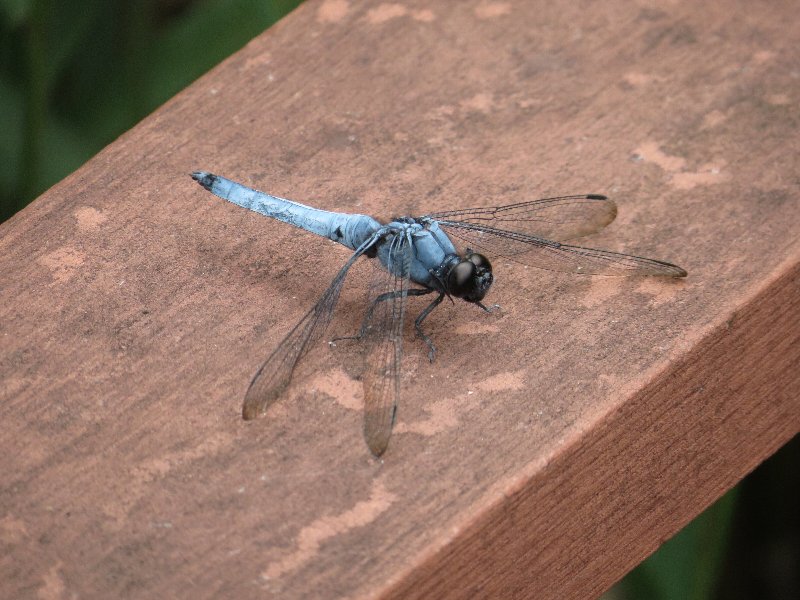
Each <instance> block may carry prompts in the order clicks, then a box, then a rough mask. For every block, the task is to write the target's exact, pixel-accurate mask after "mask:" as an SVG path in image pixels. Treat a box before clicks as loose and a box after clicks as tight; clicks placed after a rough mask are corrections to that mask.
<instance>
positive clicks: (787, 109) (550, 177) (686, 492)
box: [0, 0, 800, 598]
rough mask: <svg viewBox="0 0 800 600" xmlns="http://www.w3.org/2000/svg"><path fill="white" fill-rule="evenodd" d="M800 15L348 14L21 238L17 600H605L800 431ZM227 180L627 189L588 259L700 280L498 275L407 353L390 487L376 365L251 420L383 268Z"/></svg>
mask: <svg viewBox="0 0 800 600" xmlns="http://www.w3.org/2000/svg"><path fill="white" fill-rule="evenodd" d="M794 12H795V10H794V7H793V6H792V3H789V2H784V3H780V2H778V3H770V4H768V5H767V4H757V5H752V4H750V3H744V2H727V3H719V4H714V5H712V6H707V5H703V4H700V3H693V2H674V3H669V4H665V3H663V2H661V3H654V2H644V1H642V2H638V3H633V4H632V3H630V2H622V1H621V0H607V1H605V2H596V3H590V4H587V5H586V6H580V7H579V6H577V5H572V4H569V3H560V4H559V6H553V5H552V3H548V2H543V1H539V0H536V1H533V2H527V3H523V2H484V1H482V2H455V1H451V2H440V3H436V4H433V5H432V4H430V3H414V2H408V3H402V4H401V3H396V4H379V3H368V2H356V1H353V2H346V1H343V0H327V1H325V2H314V1H310V2H308V3H306V4H304V5H303V6H301V7H300V8H299V9H298V10H297V11H295V12H294V13H293V14H291V15H290V16H289V17H288V18H286V19H285V20H283V21H282V22H280V23H279V24H278V25H277V26H275V27H273V28H272V29H270V30H269V31H267V32H265V33H264V34H263V35H262V36H260V37H258V38H257V39H255V40H254V41H253V42H251V43H250V44H249V45H248V46H247V47H246V48H244V49H243V50H242V51H240V52H239V53H237V54H236V55H234V56H233V57H231V58H230V59H229V60H227V61H225V62H224V63H223V64H222V65H220V66H219V67H218V68H216V69H215V70H213V71H212V72H211V73H209V74H208V75H207V76H205V77H204V78H202V79H201V80H200V81H198V82H197V83H195V84H194V85H193V86H191V87H190V88H189V89H187V90H185V91H184V92H183V93H181V94H179V95H178V96H177V97H176V98H174V99H173V100H171V101H170V102H168V103H167V104H166V105H165V106H163V107H162V108H161V109H159V110H158V111H157V112H156V113H155V114H153V115H152V116H150V117H149V118H147V119H146V120H145V121H143V122H142V123H141V124H139V125H138V126H137V127H135V128H134V129H133V130H131V131H130V132H128V133H126V134H125V135H123V136H122V137H121V138H120V139H118V140H117V141H116V142H114V143H113V144H111V145H110V146H109V147H108V148H106V149H105V150H104V151H103V152H101V153H100V154H99V155H98V156H96V157H95V158H94V159H93V160H92V161H90V162H89V163H88V164H87V165H85V166H84V167H83V168H81V169H80V170H78V171H77V172H75V173H74V174H73V175H71V176H70V177H68V178H66V179H65V180H64V181H62V182H61V183H59V184H58V185H56V186H54V187H53V188H52V189H51V190H49V191H48V192H46V193H45V194H44V195H42V197H40V198H39V199H38V200H37V201H36V202H34V203H33V204H32V205H31V206H30V207H28V208H27V209H25V210H24V211H22V212H21V213H20V214H18V215H16V216H15V217H14V218H12V219H11V220H10V221H9V222H7V223H5V224H3V225H2V226H0V277H1V278H2V279H1V281H2V285H0V340H2V341H1V342H0V344H2V346H0V385H1V386H2V387H1V388H0V419H2V423H3V426H2V430H1V432H0V471H1V472H2V473H3V477H2V483H0V548H1V549H0V597H15V598H28V597H39V598H61V597H65V598H70V597H88V598H105V597H126V598H154V597H170V598H172V597H177V598H183V597H191V598H219V597H237V598H256V597H258V598H263V597H275V598H294V597H297V598H340V597H392V598H412V597H453V598H456V597H537V598H587V597H592V596H596V595H597V594H599V593H600V592H602V591H603V590H604V589H606V588H607V587H608V586H609V585H611V584H612V583H613V582H614V581H615V580H616V579H618V578H619V577H621V576H622V575H623V574H624V573H625V572H626V571H627V570H628V569H630V568H631V567H632V566H634V565H635V564H636V563H637V562H638V561H640V560H641V559H643V558H644V557H645V556H646V555H647V554H648V553H650V552H652V551H653V550H654V549H655V548H656V547H658V545H659V544H660V543H661V542H662V541H663V540H665V539H666V538H668V537H669V536H670V535H672V534H673V533H674V532H675V531H677V530H678V529H679V528H680V527H681V526H683V525H684V524H685V523H686V522H688V521H689V520H690V519H691V518H692V517H693V516H695V515H696V514H698V513H699V512H700V511H701V510H702V509H703V508H704V507H706V506H707V505H708V504H710V503H711V502H712V501H713V500H714V499H716V498H718V497H719V496H720V495H721V494H722V493H723V492H724V491H725V490H727V489H729V488H730V487H731V486H733V485H734V484H735V483H736V482H737V481H738V480H739V479H740V478H741V477H743V476H744V475H745V474H746V473H748V472H749V471H750V470H751V469H753V468H754V467H755V466H756V465H758V464H759V462H760V461H762V460H763V459H764V458H765V457H767V456H769V455H770V454H771V453H772V452H774V451H775V450H776V449H777V448H778V447H780V446H781V445H782V444H783V443H784V442H785V441H787V440H788V439H790V438H791V437H792V436H793V435H795V434H796V433H797V432H798V430H800V375H798V371H797V368H796V365H797V364H798V360H800V242H798V235H797V234H798V232H800V210H798V196H799V192H800V179H798V172H800V158H798V157H800V136H799V135H798V129H800V128H798V123H800V109H799V108H798V107H799V106H800V72H798V67H797V65H798V64H800V48H798V45H797V43H796V40H797V39H798V36H799V35H800V23H798V21H797V19H796V18H794ZM195 169H208V170H211V171H214V172H218V173H220V174H224V175H226V176H228V177H231V178H234V179H238V180H240V181H242V182H244V183H246V184H248V185H252V186H255V187H258V188H260V189H264V190H265V191H269V192H270V193H273V194H276V195H279V196H284V197H289V198H292V199H296V200H298V201H301V202H306V203H309V204H313V205H316V206H319V207H321V208H326V209H332V210H342V211H350V212H362V213H367V214H374V215H376V216H379V217H384V218H385V217H390V216H393V215H397V214H414V213H417V214H419V213H423V212H430V211H436V210H445V209H449V208H463V207H468V206H486V205H491V204H501V203H510V202H516V201H521V200H525V199H530V198H533V197H537V196H548V195H557V194H566V193H584V192H593V193H603V194H608V195H609V196H612V197H613V198H614V199H615V201H616V202H617V204H618V206H619V216H618V218H617V221H616V222H615V223H614V224H612V225H611V226H610V227H609V228H607V229H606V230H605V231H604V232H603V233H602V234H601V235H597V236H594V237H593V238H591V239H590V240H587V241H586V244H587V245H594V246H597V247H602V248H609V249H614V250H621V251H625V252H630V253H635V254H642V255H645V256H652V257H654V258H660V259H664V260H669V261H671V262H675V263H677V264H679V265H681V266H683V267H685V268H686V269H687V270H688V271H689V277H688V278H687V280H686V281H682V282H666V281H657V280H621V279H616V278H582V277H579V276H569V275H558V274H552V273H546V272H536V271H534V270H533V269H524V268H522V267H520V266H515V265H511V264H506V263H505V262H504V261H496V264H495V276H496V283H495V286H494V287H493V289H492V292H491V294H490V297H487V301H491V302H499V303H500V304H501V305H502V310H501V311H499V312H498V313H496V314H491V315H486V314H483V313H481V312H480V311H479V310H477V309H474V307H473V308H472V309H470V307H469V306H467V305H465V304H464V303H458V304H455V305H446V304H447V303H445V304H443V305H442V307H441V308H440V309H439V310H437V311H436V312H435V313H434V314H433V315H432V316H431V317H430V318H429V319H428V321H427V323H428V327H429V333H430V334H431V335H432V337H433V338H434V340H435V342H436V343H437V346H438V348H439V354H438V357H437V361H436V362H435V363H434V364H433V365H431V364H428V362H427V357H426V349H425V347H424V346H423V345H422V344H421V343H419V342H418V340H415V339H414V338H413V337H412V332H411V330H410V328H409V329H408V330H407V332H406V334H407V335H406V347H405V363H404V378H403V401H402V404H401V405H400V407H399V414H398V423H397V426H396V428H395V434H394V436H393V438H392V441H391V444H390V446H389V450H388V452H387V453H386V454H385V455H384V458H383V460H382V461H375V460H373V459H372V458H371V457H370V455H369V452H368V451H367V450H366V448H365V446H364V443H363V441H362V438H361V414H360V410H361V407H360V402H361V398H360V382H359V381H358V377H359V376H360V372H359V367H358V349H357V347H354V346H353V345H348V344H339V345H338V346H337V347H336V348H328V347H327V346H325V345H322V346H321V347H319V348H317V349H315V350H314V351H312V353H311V354H310V355H309V360H307V361H306V363H305V365H304V366H303V367H302V368H301V369H300V370H299V371H298V373H297V374H296V383H295V385H293V386H292V387H291V388H290V389H289V390H288V392H287V394H286V397H285V398H284V399H283V400H281V401H279V402H277V403H276V405H275V406H273V407H272V408H271V409H270V414H269V415H268V416H266V417H265V418H263V419H259V420H256V421H252V422H247V423H246V422H244V421H242V419H241V417H240V407H241V401H242V397H243V395H244V392H245V390H246V389H247V385H248V383H249V380H250V377H251V376H252V374H253V372H254V371H255V369H256V368H257V367H258V365H259V364H260V363H261V362H262V361H263V359H264V358H265V356H266V355H267V353H268V352H269V351H270V350H271V349H273V348H274V347H275V345H276V344H277V342H278V341H279V340H280V339H281V337H282V336H283V335H285V333H286V332H287V331H288V330H289V329H290V328H291V327H292V325H293V324H294V323H295V322H296V321H297V320H298V319H299V318H300V316H301V315H302V314H303V313H304V312H305V311H306V310H307V309H308V307H310V306H311V305H312V304H313V303H314V302H315V300H316V298H317V297H318V296H319V294H320V293H321V292H322V290H324V288H325V286H326V284H327V282H328V281H330V279H331V277H332V276H333V274H334V273H335V272H336V271H337V270H338V268H339V266H340V265H341V264H343V262H344V261H345V260H346V258H347V253H346V252H345V251H344V250H343V249H341V248H339V247H337V246H335V245H333V244H332V243H329V242H326V241H324V240H319V239H315V238H313V237H312V236H306V235H302V234H300V233H298V232H297V231H295V230H293V229H292V228H290V227H288V226H283V225H281V224H278V223H272V222H268V221H267V220H265V219H264V218H263V217H259V216H258V215H256V214H253V213H248V212H247V211H243V210H241V209H237V207H234V206H230V205H228V204H226V203H224V202H223V201H221V200H218V199H216V198H213V197H212V196H210V195H209V194H207V193H206V192H204V191H203V190H201V189H200V188H198V187H197V186H196V184H194V182H192V181H191V179H190V178H189V176H188V173H189V172H191V171H192V170H195ZM359 269H360V271H359V272H357V273H354V277H353V279H352V285H351V286H348V289H346V290H345V292H344V293H343V296H342V301H341V302H342V305H341V308H340V310H339V311H338V318H337V320H336V321H335V323H334V326H333V327H332V329H331V331H330V336H331V337H333V336H336V335H346V334H348V333H352V332H353V331H354V330H355V329H356V328H357V327H358V323H359V321H360V318H361V313H362V310H363V308H364V306H363V294H364V291H365V289H366V281H368V275H369V267H368V266H367V265H360V266H359ZM424 304H425V302H424V299H422V300H420V301H412V302H411V307H410V309H409V310H410V311H411V312H410V314H413V313H414V312H416V311H419V310H421V309H422V307H423V306H424Z"/></svg>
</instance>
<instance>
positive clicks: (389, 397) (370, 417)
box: [363, 234, 412, 456]
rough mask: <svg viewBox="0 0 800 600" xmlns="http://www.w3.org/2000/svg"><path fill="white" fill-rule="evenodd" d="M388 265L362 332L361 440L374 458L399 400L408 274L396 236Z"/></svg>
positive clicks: (403, 244) (405, 243)
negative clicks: (362, 422) (362, 400)
mask: <svg viewBox="0 0 800 600" xmlns="http://www.w3.org/2000/svg"><path fill="white" fill-rule="evenodd" d="M390 243H391V246H390V249H389V259H390V264H389V268H388V269H387V271H385V272H382V273H380V274H379V275H378V277H377V278H376V280H375V282H374V284H373V287H372V290H371V294H370V295H371V296H372V297H373V299H374V300H373V301H374V305H373V306H374V310H373V311H372V315H371V318H370V319H369V321H367V323H366V329H365V331H364V342H365V344H364V345H365V348H364V351H365V370H364V378H363V384H364V439H365V440H366V442H367V446H369V449H370V450H371V451H372V453H373V454H374V455H375V456H380V455H381V454H383V453H384V452H385V451H386V448H387V446H388V445H389V437H390V436H391V435H392V427H393V426H394V418H395V412H396V411H397V401H398V399H399V397H400V363H401V359H402V355H403V318H404V316H405V307H406V296H407V295H408V285H409V275H410V272H411V256H412V253H411V244H410V242H409V240H408V239H407V238H406V237H405V236H404V235H403V234H398V235H396V236H395V237H394V238H392V240H391V242H390Z"/></svg>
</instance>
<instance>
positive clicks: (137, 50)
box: [0, 0, 800, 600]
mask: <svg viewBox="0 0 800 600" xmlns="http://www.w3.org/2000/svg"><path fill="white" fill-rule="evenodd" d="M298 4H300V2H299V0H277V1H268V0H125V1H121V0H82V1H80V2H70V3H66V2H56V1H53V0H39V1H36V0H0V163H1V164H2V168H0V222H1V221H4V220H6V219H7V218H9V217H10V216H11V215H13V214H14V213H15V212H17V211H18V210H20V209H22V208H23V207H24V206H26V205H27V204H28V203H29V202H31V201H32V200H33V199H34V198H36V196H38V195H39V194H41V193H42V192H43V191H44V190H46V189H47V188H48V187H49V186H51V185H53V184H54V183H56V182H57V181H59V180H60V179H61V178H63V177H64V176H66V175H67V174H69V173H70V172H72V171H74V170H75V169H76V168H78V167H79V166H80V165H81V164H83V163H84V162H85V161H86V160H88V159H89V158H90V157H91V156H92V155H94V154H95V153H96V152H98V151H99V150H100V149H101V148H103V147H104V146H105V145H107V144H108V143H110V142H111V141H113V140H114V138H115V137H117V136H118V135H120V134H121V133H123V132H124V131H126V130H127V129H129V128H130V127H131V126H133V125H134V124H135V123H136V122H138V121H139V120H141V119H142V118H143V117H145V116H147V115H148V114H149V113H151V112H152V111H153V110H154V109H155V108H157V107H158V106H159V105H160V104H161V103H163V102H164V101H166V100H168V99H169V98H170V97H171V96H173V95H174V94H175V93H176V92H178V91H180V90H181V89H183V88H184V87H186V86H187V85H189V84H190V83H191V82H192V81H193V80H194V79H196V78H197V77H198V76H200V75H201V74H203V73H204V72H206V71H207V70H208V69H210V68H211V67H213V66H214V65H215V64H217V63H218V62H220V61H221V60H222V59H224V58H225V57H227V56H229V55H230V54H232V53H233V52H235V51H236V50H237V49H239V48H240V47H242V46H243V45H244V44H245V43H247V42H248V41H249V40H250V39H251V38H253V37H255V36H256V35H258V34H259V33H260V32H262V31H263V30H264V29H266V28H267V27H269V26H270V25H271V24H273V23H274V22H275V21H277V20H278V19H280V18H281V17H282V16H283V15H285V14H286V13H288V12H289V11H291V10H292V9H293V8H295V7H296V6H297V5H298ZM798 507H800V440H798V438H795V439H794V440H792V441H791V442H790V443H789V444H787V445H786V446H785V447H784V448H783V449H781V450H780V451H779V452H778V453H777V454H776V455H775V456H773V457H772V458H770V459H769V460H768V461H766V462H765V463H764V464H763V465H762V466H760V467H759V468H758V469H757V470H756V471H755V472H754V473H752V474H751V475H750V476H748V477H747V478H746V479H745V480H744V481H743V482H742V483H741V484H740V485H739V486H737V487H736V488H734V489H733V490H731V491H730V492H728V493H727V494H726V495H725V496H724V497H723V498H721V499H720V500H719V501H718V502H716V503H715V504H714V505H713V506H711V507H710V508H709V509H708V510H707V511H706V512H705V513H703V514H702V515H701V516H700V517H698V518H697V519H696V520H695V521H693V522H692V523H690V524H689V525H688V526H687V527H686V528H685V529H684V530H683V531H681V532H680V533H679V534H678V535H676V536H675V537H674V538H673V539H671V540H670V541H668V542H667V543H666V544H664V545H663V546H662V548H661V549H660V550H659V551H658V552H657V553H656V554H654V555H653V556H652V557H650V558H649V559H648V560H646V561H645V562H644V563H642V564H641V565H640V566H639V567H638V568H637V569H635V570H634V571H633V572H632V573H631V574H630V575H628V577H626V578H625V579H624V580H623V581H622V582H620V583H619V584H618V585H617V586H616V587H615V588H614V589H613V590H611V591H610V592H608V594H607V595H606V596H605V597H606V598H607V599H608V600H610V599H615V600H623V599H629V598H630V599H634V598H635V599H639V598H648V599H660V598H663V599H672V598H689V599H705V598H708V599H712V598H725V599H734V600H738V599H751V598H758V599H766V600H768V599H776V600H777V599H780V600H784V599H787V600H788V599H792V600H793V599H795V598H800V508H798Z"/></svg>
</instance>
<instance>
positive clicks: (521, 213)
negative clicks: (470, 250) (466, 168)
mask: <svg viewBox="0 0 800 600" xmlns="http://www.w3.org/2000/svg"><path fill="white" fill-rule="evenodd" d="M426 216H427V217H428V218H431V219H434V220H437V221H451V222H452V221H457V222H460V223H465V224H474V225H485V226H488V227H492V228H496V229H511V230H513V231H517V232H520V233H527V234H530V235H535V236H538V237H541V238H545V239H549V240H558V241H564V240H571V239H575V238H579V237H583V236H586V235H590V234H592V233H597V232H598V231H600V230H601V229H603V228H604V227H605V226H606V225H608V224H609V223H611V222H612V221H613V220H614V219H615V218H616V216H617V205H616V204H614V201H613V200H609V199H608V198H606V197H605V196H601V195H599V194H583V195H580V196H560V197H558V198H542V199H540V200H530V201H527V202H518V203H516V204H507V205H505V206H492V207H485V208H465V209H461V210H450V211H445V212H438V213H431V214H430V215H426Z"/></svg>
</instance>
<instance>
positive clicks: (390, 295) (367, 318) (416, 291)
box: [331, 288, 433, 343]
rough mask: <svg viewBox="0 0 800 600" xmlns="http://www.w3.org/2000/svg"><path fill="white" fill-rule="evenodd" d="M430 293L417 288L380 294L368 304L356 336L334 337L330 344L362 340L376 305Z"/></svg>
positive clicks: (427, 290)
mask: <svg viewBox="0 0 800 600" xmlns="http://www.w3.org/2000/svg"><path fill="white" fill-rule="evenodd" d="M432 291H433V290H431V289H424V290H421V289H419V288H411V289H408V290H406V291H405V292H402V291H397V290H395V291H392V292H386V293H384V294H381V295H380V296H378V297H377V298H375V300H373V301H372V304H370V306H369V310H367V314H365V315H364V320H363V321H362V322H361V327H360V329H359V330H358V333H357V334H355V335H343V336H341V337H335V338H333V339H332V340H331V343H335V342H338V341H339V340H360V339H361V338H363V337H364V335H365V334H366V332H367V327H369V322H370V321H371V320H372V314H373V313H374V312H375V307H376V306H377V305H378V302H385V301H386V300H392V299H394V298H399V297H400V296H424V295H426V294H430V293H431V292H432Z"/></svg>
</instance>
